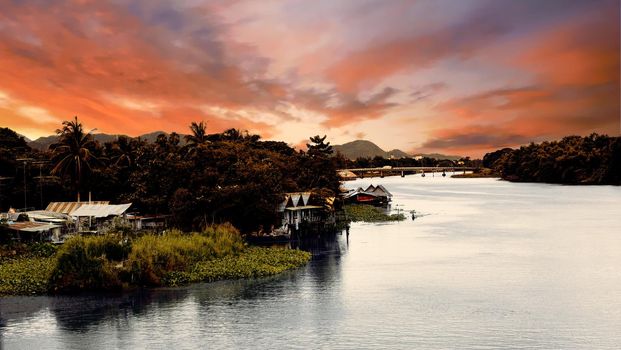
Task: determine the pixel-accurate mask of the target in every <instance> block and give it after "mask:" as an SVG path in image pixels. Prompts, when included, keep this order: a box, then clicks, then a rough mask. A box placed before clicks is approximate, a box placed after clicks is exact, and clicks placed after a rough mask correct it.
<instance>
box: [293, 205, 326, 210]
mask: <svg viewBox="0 0 621 350" xmlns="http://www.w3.org/2000/svg"><path fill="white" fill-rule="evenodd" d="M321 208H323V207H321V206H318V205H301V206H299V207H290V208H285V210H304V209H321Z"/></svg>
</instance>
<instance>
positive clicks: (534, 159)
mask: <svg viewBox="0 0 621 350" xmlns="http://www.w3.org/2000/svg"><path fill="white" fill-rule="evenodd" d="M482 164H483V166H484V167H486V168H491V169H493V170H494V171H495V172H496V173H497V174H499V176H501V177H502V178H503V179H505V180H509V181H517V182H547V183H558V184H573V185H577V184H585V185H586V184H592V185H621V137H610V136H606V135H598V134H591V135H589V136H586V137H580V136H567V137H564V138H563V139H561V140H559V141H551V142H547V141H546V142H542V143H539V144H535V143H531V144H530V145H528V146H522V147H520V148H518V149H511V148H503V149H500V150H497V151H495V152H491V153H487V154H486V155H485V156H484V157H483V163H482Z"/></svg>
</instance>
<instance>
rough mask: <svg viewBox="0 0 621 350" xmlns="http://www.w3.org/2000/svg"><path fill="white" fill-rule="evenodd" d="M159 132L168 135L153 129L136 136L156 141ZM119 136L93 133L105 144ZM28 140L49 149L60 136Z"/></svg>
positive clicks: (43, 148) (148, 140) (33, 145)
mask: <svg viewBox="0 0 621 350" xmlns="http://www.w3.org/2000/svg"><path fill="white" fill-rule="evenodd" d="M159 134H164V135H166V136H168V133H167V132H164V131H153V132H150V133H148V134H144V135H140V136H137V137H135V138H140V139H141V140H144V141H147V142H155V140H157V136H158V135H159ZM119 136H125V135H110V134H93V138H94V139H95V141H98V142H99V143H101V144H104V143H106V142H112V141H115V140H116V139H117V138H118V137H119ZM183 136H185V135H182V134H179V138H180V141H179V143H180V144H185V140H184V138H183ZM127 137H130V136H127ZM26 140H27V141H28V145H29V146H30V147H32V148H34V149H38V150H42V151H44V150H47V149H48V148H49V147H50V145H52V144H53V143H55V142H56V141H57V140H58V136H56V135H50V136H43V137H39V138H38V139H36V140H33V141H30V140H28V139H26Z"/></svg>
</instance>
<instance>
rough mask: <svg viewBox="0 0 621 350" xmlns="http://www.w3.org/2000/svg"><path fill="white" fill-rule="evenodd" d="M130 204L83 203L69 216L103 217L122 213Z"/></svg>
mask: <svg viewBox="0 0 621 350" xmlns="http://www.w3.org/2000/svg"><path fill="white" fill-rule="evenodd" d="M131 206H132V204H131V203H128V204H84V205H82V206H80V207H79V208H78V209H76V210H75V211H74V212H73V213H72V214H71V216H76V217H86V216H89V217H96V218H105V217H108V216H118V215H121V214H123V213H124V212H125V211H127V209H129V207H131Z"/></svg>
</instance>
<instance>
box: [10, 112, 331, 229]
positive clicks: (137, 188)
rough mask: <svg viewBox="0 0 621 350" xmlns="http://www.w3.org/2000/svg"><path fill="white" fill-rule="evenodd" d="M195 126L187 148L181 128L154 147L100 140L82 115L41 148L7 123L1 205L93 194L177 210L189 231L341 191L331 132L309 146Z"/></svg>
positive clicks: (241, 223) (148, 210)
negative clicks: (288, 195) (286, 198)
mask: <svg viewBox="0 0 621 350" xmlns="http://www.w3.org/2000/svg"><path fill="white" fill-rule="evenodd" d="M190 131H191V132H192V133H191V134H190V135H187V136H185V141H186V142H185V143H183V145H181V144H182V142H181V138H180V136H179V135H178V134H176V133H171V134H169V135H166V134H160V135H159V136H158V138H157V140H156V141H155V142H154V143H149V142H145V141H144V140H140V139H138V138H129V137H124V136H120V137H119V138H118V139H117V140H116V141H114V142H108V143H105V144H99V143H98V142H96V141H94V140H93V137H92V135H91V133H89V132H87V131H85V130H83V128H82V125H81V124H80V122H79V121H78V119H77V118H75V119H74V120H71V121H66V122H64V123H63V125H62V127H61V128H60V129H59V130H57V135H58V136H59V141H58V142H57V143H56V144H54V145H52V146H50V149H49V150H47V151H43V152H40V151H37V150H34V149H31V148H30V147H28V145H27V143H26V142H25V141H24V139H23V137H21V136H19V135H18V134H16V133H15V132H13V131H12V130H10V129H7V128H2V129H0V179H2V180H0V210H4V211H6V210H7V209H8V208H9V207H10V206H12V207H15V208H22V207H24V206H28V207H36V208H41V207H45V206H46V205H47V203H48V202H50V201H74V200H76V199H77V198H79V197H78V196H80V195H81V199H82V200H86V198H85V196H86V194H87V193H89V192H90V193H91V194H92V198H93V200H109V201H111V202H113V203H121V202H132V203H133V204H134V205H133V206H132V209H133V210H137V211H139V212H141V213H143V214H172V216H173V218H174V222H175V225H176V226H178V227H180V228H182V229H187V230H189V229H196V228H200V227H201V226H204V225H205V224H210V223H213V222H225V221H229V222H231V223H233V224H234V225H236V226H237V227H239V228H240V229H242V230H253V229H256V228H257V227H258V226H259V225H263V226H264V227H269V226H268V225H271V224H272V223H274V220H275V216H276V213H275V208H276V206H277V204H278V203H279V202H280V201H281V200H282V198H283V197H282V194H283V193H285V192H292V191H306V190H313V191H314V192H316V193H318V194H321V195H323V196H331V195H335V194H336V192H337V191H338V187H339V178H338V176H337V173H336V170H335V169H336V167H335V163H334V160H333V159H332V158H331V157H329V154H330V153H331V152H332V149H331V146H330V145H329V143H325V137H323V138H322V137H319V136H316V137H313V138H311V141H310V143H309V144H308V151H306V152H304V151H296V150H295V149H293V148H291V147H289V146H288V145H287V144H286V143H284V142H277V141H262V140H261V138H260V136H259V135H252V134H249V133H247V132H242V131H239V130H236V129H230V130H227V131H225V132H223V133H215V134H208V133H207V129H206V125H205V124H204V123H202V122H201V123H192V124H191V126H190ZM24 169H25V174H24ZM24 179H25V183H24ZM24 185H25V186H24ZM24 189H25V192H24ZM24 193H25V194H26V196H25V199H24ZM25 200H26V203H24V202H25Z"/></svg>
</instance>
